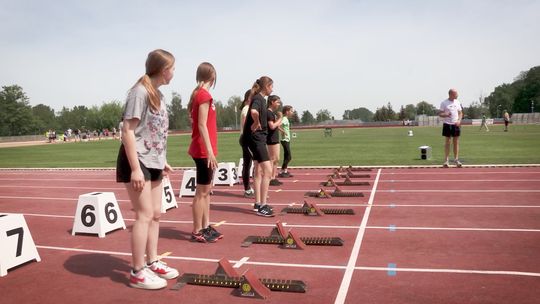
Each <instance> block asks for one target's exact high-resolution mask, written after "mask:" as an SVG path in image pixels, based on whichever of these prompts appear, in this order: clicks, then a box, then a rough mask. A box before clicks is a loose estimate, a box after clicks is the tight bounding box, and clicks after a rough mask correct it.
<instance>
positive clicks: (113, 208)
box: [71, 192, 126, 238]
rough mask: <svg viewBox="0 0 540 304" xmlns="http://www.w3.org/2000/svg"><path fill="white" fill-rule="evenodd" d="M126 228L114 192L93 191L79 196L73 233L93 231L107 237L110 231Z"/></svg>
mask: <svg viewBox="0 0 540 304" xmlns="http://www.w3.org/2000/svg"><path fill="white" fill-rule="evenodd" d="M119 228H122V229H126V224H125V223H124V218H123V217H122V213H121V212H120V208H119V207H118V203H117V202H116V197H115V196H114V193H113V192H92V193H87V194H82V195H80V196H79V201H78V203H77V211H76V212H75V221H74V222H73V230H72V231H71V234H72V235H75V233H93V234H97V235H98V236H99V237H101V238H102V237H105V234H106V233H107V232H109V231H112V230H116V229H119Z"/></svg>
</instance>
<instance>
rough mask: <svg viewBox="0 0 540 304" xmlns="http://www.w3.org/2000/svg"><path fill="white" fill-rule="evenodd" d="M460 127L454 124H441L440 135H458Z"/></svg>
mask: <svg viewBox="0 0 540 304" xmlns="http://www.w3.org/2000/svg"><path fill="white" fill-rule="evenodd" d="M460 134H461V128H460V127H458V126H456V125H449V124H443V129H442V135H443V136H444V137H459V135H460Z"/></svg>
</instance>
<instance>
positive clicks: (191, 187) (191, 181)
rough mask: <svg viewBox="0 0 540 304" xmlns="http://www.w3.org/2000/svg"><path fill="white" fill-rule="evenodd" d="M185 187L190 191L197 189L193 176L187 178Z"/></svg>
mask: <svg viewBox="0 0 540 304" xmlns="http://www.w3.org/2000/svg"><path fill="white" fill-rule="evenodd" d="M186 189H189V190H191V191H195V189H197V185H196V184H195V177H192V178H190V179H189V180H188V182H187V183H186Z"/></svg>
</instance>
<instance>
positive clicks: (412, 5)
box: [0, 0, 540, 119]
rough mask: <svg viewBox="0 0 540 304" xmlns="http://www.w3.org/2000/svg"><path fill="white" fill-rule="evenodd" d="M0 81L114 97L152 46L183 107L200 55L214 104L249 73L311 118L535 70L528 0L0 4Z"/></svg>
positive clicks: (36, 99)
mask: <svg viewBox="0 0 540 304" xmlns="http://www.w3.org/2000/svg"><path fill="white" fill-rule="evenodd" d="M0 20H1V26H0V85H2V86H5V85H13V84H17V85H20V86H21V87H22V88H23V90H24V91H25V92H26V94H27V96H28V97H29V98H30V103H31V105H37V104H40V103H43V104H46V105H49V106H51V107H52V108H54V109H55V110H56V111H59V110H60V109H61V108H62V107H63V106H66V107H69V108H72V107H73V106H76V105H86V106H92V105H101V104H102V103H103V102H106V101H111V100H121V101H124V99H125V96H126V92H127V90H128V89H129V88H130V87H131V86H132V85H133V84H134V82H135V81H136V80H137V79H138V78H139V77H140V76H142V74H143V73H144V62H145V60H146V56H147V54H148V53H149V52H150V51H152V50H153V49H156V48H163V49H165V50H168V51H170V52H172V53H173V54H174V55H175V57H176V75H175V78H174V79H173V80H172V82H171V83H170V85H168V86H165V87H162V92H163V93H164V94H165V96H166V98H167V102H170V99H171V93H172V92H173V91H176V92H178V93H180V95H181V96H182V97H183V99H184V101H185V100H186V99H187V98H188V97H189V95H190V93H191V91H192V89H193V87H194V85H195V70H196V68H197V66H198V64H199V63H201V62H203V61H209V62H211V63H212V64H213V65H214V66H215V67H216V69H217V73H218V83H217V87H216V88H215V90H213V91H212V92H211V93H212V95H213V96H214V99H216V100H220V101H222V102H224V103H226V102H227V100H228V99H229V98H230V97H231V96H233V95H238V96H243V93H244V92H245V90H246V89H248V88H250V87H251V85H252V84H253V82H254V81H255V80H256V79H257V78H258V77H260V76H263V75H267V76H270V77H271V78H272V79H273V80H274V93H275V94H277V95H280V96H281V98H282V101H283V103H284V104H291V105H293V106H295V108H296V109H297V110H299V111H300V112H301V111H304V110H309V111H311V112H312V114H315V113H316V112H317V111H318V110H320V109H328V110H330V112H331V113H332V115H334V116H335V118H336V119H338V118H341V117H342V115H343V112H344V110H346V109H354V108H359V107H366V108H368V109H370V110H372V111H375V110H376V108H377V107H380V106H382V105H384V104H386V103H388V102H391V103H392V105H393V107H394V109H395V110H398V109H399V107H400V106H401V105H406V104H409V103H413V104H416V103H418V102H419V101H422V100H425V101H428V102H430V103H432V104H434V105H436V106H438V105H439V103H440V102H441V101H442V100H443V99H445V98H446V97H447V91H448V89H449V88H456V89H457V90H458V91H459V93H460V100H461V102H462V103H464V104H465V105H469V104H470V103H471V102H472V101H474V100H478V98H479V96H480V95H481V94H483V95H484V96H487V95H489V94H490V93H491V92H492V91H493V89H494V87H496V86H498V85H500V84H502V83H510V82H512V81H513V79H514V78H515V77H516V76H517V75H518V74H519V72H521V71H525V70H528V69H530V68H531V67H533V66H537V65H540V1H538V0H529V1H525V0H513V1H499V0H477V1H476V0H469V1H459V0H453V1H436V0H432V1H419V0H418V1H417V0H409V1H407V0H399V1H383V0H380V1H318V0H310V1H254V0H252V1H235V0H231V1H174V0H170V1H156V0H153V1H138V0H132V1H114V0H110V1H101V0H92V1H90V0H89V1H74V0H73V1H37V0H35V1H25V0H14V1H6V0H0Z"/></svg>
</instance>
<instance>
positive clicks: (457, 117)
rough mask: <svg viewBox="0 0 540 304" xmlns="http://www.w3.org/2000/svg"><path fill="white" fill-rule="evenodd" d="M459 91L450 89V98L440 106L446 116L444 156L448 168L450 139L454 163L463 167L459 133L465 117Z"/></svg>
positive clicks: (440, 113)
mask: <svg viewBox="0 0 540 304" xmlns="http://www.w3.org/2000/svg"><path fill="white" fill-rule="evenodd" d="M457 98H458V92H457V90H456V89H450V90H449V91H448V99H446V100H445V101H443V102H442V103H441V107H440V108H439V116H440V117H444V124H443V132H442V135H443V136H444V137H445V143H444V156H445V161H444V164H443V167H445V168H448V155H449V154H450V139H452V143H453V146H454V163H455V164H456V166H457V167H458V168H461V162H460V161H459V135H460V133H461V119H462V118H463V108H462V107H461V103H460V102H459V101H458V100H457Z"/></svg>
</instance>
